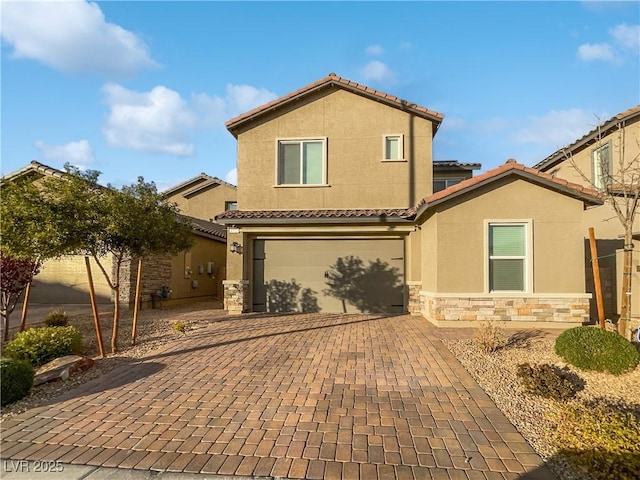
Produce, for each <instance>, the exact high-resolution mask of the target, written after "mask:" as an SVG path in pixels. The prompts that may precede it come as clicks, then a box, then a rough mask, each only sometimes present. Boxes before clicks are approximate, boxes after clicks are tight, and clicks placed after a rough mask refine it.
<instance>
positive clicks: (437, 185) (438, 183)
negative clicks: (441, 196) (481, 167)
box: [433, 178, 463, 193]
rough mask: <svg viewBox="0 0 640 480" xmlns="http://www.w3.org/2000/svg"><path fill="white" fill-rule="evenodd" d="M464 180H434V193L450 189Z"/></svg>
mask: <svg viewBox="0 0 640 480" xmlns="http://www.w3.org/2000/svg"><path fill="white" fill-rule="evenodd" d="M462 180H463V179H462V178H434V179H433V193H436V192H439V191H440V190H444V189H445V188H449V187H451V186H453V185H457V184H458V183H460V182H461V181H462Z"/></svg>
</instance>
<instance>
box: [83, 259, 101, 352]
mask: <svg viewBox="0 0 640 480" xmlns="http://www.w3.org/2000/svg"><path fill="white" fill-rule="evenodd" d="M84 264H85V265H86V266H87V278H88V279H89V296H90V297H91V309H92V310H93V324H94V326H95V329H96V337H97V338H98V348H99V349H100V356H101V357H102V358H104V344H103V343H102V331H101V330H100V317H99V316H98V305H97V303H96V291H95V289H94V288H93V276H92V275H91V264H90V263H89V257H87V256H85V257H84Z"/></svg>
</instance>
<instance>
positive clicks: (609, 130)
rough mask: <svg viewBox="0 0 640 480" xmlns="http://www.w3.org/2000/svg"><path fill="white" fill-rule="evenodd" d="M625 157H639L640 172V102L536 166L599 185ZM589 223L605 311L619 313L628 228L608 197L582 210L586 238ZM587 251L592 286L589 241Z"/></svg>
mask: <svg viewBox="0 0 640 480" xmlns="http://www.w3.org/2000/svg"><path fill="white" fill-rule="evenodd" d="M621 158H622V160H623V161H624V162H625V163H626V164H627V165H628V164H630V163H631V162H632V161H634V162H635V166H634V167H633V168H634V169H635V172H636V178H638V177H637V176H638V174H640V105H638V106H636V107H634V108H631V109H629V110H627V111H625V112H622V113H619V114H618V115H616V116H614V117H612V118H610V119H609V120H606V121H605V122H604V123H602V125H600V126H599V127H598V128H595V129H593V130H591V131H590V132H589V133H587V134H586V135H584V136H583V137H581V138H579V139H578V140H576V141H575V142H573V143H571V144H570V145H568V146H566V147H564V148H561V149H559V150H558V151H556V152H554V153H553V154H551V155H549V156H548V157H547V158H545V159H544V160H542V161H541V162H540V163H538V164H537V165H535V167H534V168H537V169H539V170H541V171H543V172H547V173H550V174H551V175H553V176H555V177H557V178H562V179H566V180H569V181H571V182H576V183H580V184H583V185H588V186H592V187H595V188H597V189H601V188H603V187H604V186H605V185H606V184H607V183H608V181H610V175H614V176H616V175H618V174H619V173H620V160H621ZM628 178H629V177H628ZM636 188H637V184H636ZM589 227H593V229H594V232H595V236H596V239H597V240H596V245H597V248H598V257H599V264H600V277H601V284H602V290H603V297H604V307H605V316H606V317H607V318H612V319H613V318H617V317H618V316H619V314H620V303H621V298H622V295H623V292H622V266H623V263H622V260H623V246H624V245H623V244H624V241H623V240H622V235H623V233H624V230H623V228H622V224H621V223H620V221H619V220H618V218H617V217H616V214H615V211H614V210H613V207H612V206H611V205H609V204H608V203H605V204H604V205H602V206H597V207H593V208H588V209H586V210H585V211H584V214H583V217H582V226H581V233H582V236H583V237H584V238H585V241H588V240H587V239H588V237H589V233H588V230H589ZM633 231H634V233H635V232H640V211H638V213H637V214H636V217H635V222H634V228H633ZM634 239H635V238H634ZM637 252H638V250H637V248H636V250H635V251H634V257H635V258H634V260H633V265H632V275H633V276H632V292H631V317H633V318H638V319H640V255H638V253H637ZM585 253H586V255H585V267H586V283H587V291H588V292H593V291H594V284H593V270H592V268H591V252H590V249H589V248H588V246H587V248H586V250H585ZM591 317H592V319H596V318H597V310H596V305H595V300H593V301H592V308H591Z"/></svg>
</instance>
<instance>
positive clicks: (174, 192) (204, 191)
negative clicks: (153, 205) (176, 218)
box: [162, 172, 237, 221]
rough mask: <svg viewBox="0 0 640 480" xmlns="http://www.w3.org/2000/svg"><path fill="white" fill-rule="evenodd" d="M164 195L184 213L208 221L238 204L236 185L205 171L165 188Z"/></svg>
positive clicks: (233, 208)
mask: <svg viewBox="0 0 640 480" xmlns="http://www.w3.org/2000/svg"><path fill="white" fill-rule="evenodd" d="M162 195H163V196H164V198H166V199H167V200H169V201H170V202H173V203H175V204H176V205H177V206H178V209H179V210H180V213H182V214H183V215H187V216H189V217H193V218H199V219H201V220H207V221H213V219H214V218H215V216H216V215H218V214H219V213H222V212H224V211H225V210H235V209H236V205H237V201H236V200H237V199H236V197H237V191H236V186H235V185H232V184H230V183H228V182H225V181H224V180H220V179H219V178H218V177H212V176H210V175H207V174H206V173H204V172H203V173H201V174H200V175H196V176H195V177H193V178H190V179H188V180H185V181H184V182H181V183H179V184H178V185H175V186H173V187H171V188H168V189H167V190H164V191H163V192H162Z"/></svg>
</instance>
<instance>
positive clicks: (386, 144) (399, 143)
mask: <svg viewBox="0 0 640 480" xmlns="http://www.w3.org/2000/svg"><path fill="white" fill-rule="evenodd" d="M382 150H383V157H382V159H383V160H390V161H393V160H396V161H398V160H404V137H403V135H402V134H393V135H384V136H383V137H382Z"/></svg>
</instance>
